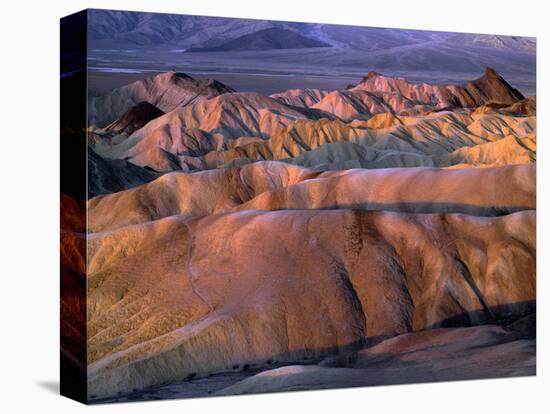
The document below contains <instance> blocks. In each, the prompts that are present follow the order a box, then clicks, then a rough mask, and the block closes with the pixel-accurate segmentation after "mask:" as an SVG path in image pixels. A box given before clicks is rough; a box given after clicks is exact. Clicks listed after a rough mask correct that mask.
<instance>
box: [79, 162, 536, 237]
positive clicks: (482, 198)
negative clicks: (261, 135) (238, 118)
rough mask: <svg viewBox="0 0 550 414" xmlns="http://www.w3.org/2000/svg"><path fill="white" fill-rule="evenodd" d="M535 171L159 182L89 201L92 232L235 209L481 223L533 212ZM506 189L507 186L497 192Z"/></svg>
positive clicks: (294, 173)
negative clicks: (442, 217) (406, 215)
mask: <svg viewBox="0 0 550 414" xmlns="http://www.w3.org/2000/svg"><path fill="white" fill-rule="evenodd" d="M535 177H536V168H535V165H517V166H507V167H499V168H485V169H455V170H446V169H432V168H414V169H407V168H403V169H399V168H396V169H379V170H361V169H358V170H348V171H335V172H326V173H318V172H314V171H311V170H308V169H305V168H302V167H297V166H291V165H289V164H286V163H280V162H258V163H254V164H247V165H245V166H243V167H237V168H226V169H218V170H212V171H202V172H198V173H190V174H186V173H170V174H166V175H164V176H162V177H160V178H158V179H156V180H155V181H153V182H151V183H149V184H146V185H142V186H139V187H136V188H132V189H130V190H127V191H121V192H118V193H114V194H108V195H104V196H99V197H95V198H93V199H91V200H90V201H89V202H88V223H89V231H92V232H97V231H103V230H107V229H115V228H119V227H123V226H126V225H130V224H136V223H143V222H147V221H151V220H158V219H160V218H163V217H168V216H172V215H176V214H188V215H192V216H204V215H208V214H213V213H220V212H227V211H232V210H235V209H240V210H245V209H260V210H278V209H285V208H290V209H308V208H315V209H321V208H322V209H327V208H340V209H346V208H359V209H367V210H390V211H401V212H416V213H437V212H461V213H468V214H474V215H482V216H493V215H501V214H507V213H511V212H514V211H518V210H522V209H534V208H535V207H536V198H535ZM497 182H505V183H506V186H499V185H495V183H497Z"/></svg>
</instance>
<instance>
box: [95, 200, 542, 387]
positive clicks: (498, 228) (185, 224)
mask: <svg viewBox="0 0 550 414" xmlns="http://www.w3.org/2000/svg"><path fill="white" fill-rule="evenodd" d="M534 226H535V212H534V211H524V212H519V213H514V214H511V215H507V216H504V217H500V218H487V217H472V216H464V215H458V214H446V215H441V214H433V215H408V214H401V213H389V212H366V211H350V210H317V211H315V210H308V211H290V210H287V211H276V212H257V211H256V212H255V211H244V212H238V213H230V214H221V215H213V216H209V217H206V218H203V219H200V220H197V219H186V218H185V217H184V216H176V217H170V218H166V219H162V220H158V221H155V222H150V223H146V224H142V225H138V226H130V227H125V228H122V229H118V230H115V231H112V232H105V233H98V234H97V235H92V236H90V238H89V240H88V246H89V251H88V254H89V259H90V262H89V265H88V270H89V278H88V287H89V303H88V324H89V325H88V326H89V339H88V351H89V358H90V361H91V365H90V367H89V385H90V389H89V393H90V395H97V396H107V395H112V394H114V393H116V392H117V391H126V392H127V391H131V390H132V389H134V388H137V389H140V388H143V387H146V386H149V385H153V384H159V383H162V382H165V381H172V380H181V379H184V378H185V377H187V376H192V375H198V376H202V375H206V374H208V373H212V372H219V371H222V370H225V369H233V368H238V367H242V366H243V365H245V364H255V363H256V364H257V363H260V364H265V363H266V361H268V360H273V359H276V360H278V361H299V360H301V359H310V358H319V357H322V356H326V355H329V354H332V353H334V352H337V351H343V350H346V349H349V348H350V347H353V346H355V345H360V344H361V343H363V341H364V340H365V339H366V338H375V337H380V336H387V335H390V336H392V335H397V334H402V333H407V332H410V331H411V330H419V329H425V328H430V327H438V326H464V325H468V324H471V323H481V322H484V321H488V320H493V319H495V318H496V319H499V318H508V319H514V318H517V317H520V316H522V315H524V314H525V313H528V312H532V311H533V301H534V300H535V231H534ZM266 235H269V237H266ZM297 263H299V266H298V265H297ZM145 371H146V372H148V375H145V376H144V375H141V374H140V373H142V372H145Z"/></svg>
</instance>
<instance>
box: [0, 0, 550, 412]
mask: <svg viewBox="0 0 550 414" xmlns="http://www.w3.org/2000/svg"><path fill="white" fill-rule="evenodd" d="M545 4H547V2H546V1H544V0H538V1H529V0H523V1H518V0H514V1H503V0H500V1H482V0H474V1H470V0H456V1H444V0H439V1H421V0H410V1H407V0H399V1H398V0H388V1H368V0H362V1H352V0H273V1H269V0H256V1H245V0H225V1H224V0H216V1H213V0H195V1H187V0H179V1H176V0H173V1H170V0H154V1H153V0H109V1H93V0H90V1H80V0H52V1H36V2H34V3H33V2H31V1H26V0H4V1H3V2H2V6H3V7H2V11H1V13H0V30H1V36H0V42H1V49H0V71H1V77H0V105H1V108H0V184H1V186H0V190H1V192H0V283H1V285H0V286H1V287H0V295H1V298H0V306H1V309H0V318H1V320H0V322H1V324H0V332H1V334H0V335H1V336H0V358H1V361H0V381H1V388H0V410H1V411H2V412H4V413H14V412H55V413H68V412H71V413H73V412H74V413H79V412H82V411H83V410H85V409H88V410H93V411H94V412H104V413H107V412H109V413H110V412H113V413H129V412H132V413H142V412H151V411H153V412H163V413H164V412H180V413H181V412H182V411H183V410H185V411H187V412H189V411H193V412H199V411H200V412H201V413H205V412H220V411H223V412H231V411H237V410H238V411H240V412H261V413H264V412H265V413H271V412H276V413H294V412H305V413H308V412H327V413H328V412H332V413H334V412H337V413H339V412H345V411H348V410H354V411H361V412H384V413H386V412H394V411H401V410H403V411H407V412H422V413H432V412H433V413H461V414H464V413H480V412H482V411H485V412H498V413H508V412H510V413H512V412H513V413H539V412H550V411H549V410H550V402H549V400H550V399H549V398H548V394H549V393H550V382H549V377H550V370H549V367H548V361H549V360H550V357H549V356H548V354H549V352H550V350H549V341H548V329H543V325H546V326H548V320H549V319H548V318H547V316H548V315H547V313H548V312H547V310H548V309H549V306H548V305H547V304H546V303H545V302H546V301H548V299H549V295H548V291H549V289H548V283H547V282H546V281H545V280H544V279H546V278H547V276H548V274H547V273H548V266H549V260H548V259H547V257H548V254H549V253H548V251H549V250H548V235H547V234H548V219H547V218H546V219H545V217H544V214H543V211H544V207H546V206H547V205H548V193H549V191H545V189H544V188H543V186H542V185H541V184H542V183H544V184H546V185H545V187H546V190H548V185H547V184H548V177H547V175H548V174H547V171H548V167H545V166H544V163H545V162H546V158H547V157H546V153H547V148H546V147H547V144H546V142H545V141H546V140H547V139H548V131H550V127H548V117H549V116H550V115H549V114H548V113H547V110H545V109H546V108H549V107H550V106H549V105H548V104H547V99H548V96H549V90H548V85H550V72H549V69H548V68H549V65H548V56H549V55H550V52H549V50H548V48H549V45H550V33H549V26H550V22H549V20H548V16H549V15H550V13H549V12H550V10H544V9H545ZM86 7H96V8H114V9H127V10H136V11H138V10H141V11H162V12H167V13H184V14H202V15H217V16H227V17H251V18H267V19H274V20H293V21H304V22H326V23H341V24H356V25H367V26H379V27H393V28H412V29H431V30H446V31H464V32H477V33H498V34H511V35H512V34H513V35H527V36H537V37H538V59H537V61H538V62H537V63H538V70H537V72H538V79H537V88H538V91H537V104H538V110H539V112H538V114H539V116H538V150H539V151H538V167H537V168H538V173H539V180H538V184H539V187H538V201H539V206H538V216H539V221H538V232H537V233H538V234H537V236H538V242H539V247H538V266H539V267H538V294H539V297H538V301H537V306H538V327H539V328H538V376H537V377H536V378H520V379H505V380H490V381H469V382H458V383H441V384H429V385H408V386H391V387H375V388H359V389H349V390H333V391H310V392H301V393H291V394H271V395H259V396H246V397H225V398H210V399H195V400H176V401H164V402H147V403H132V404H116V405H109V406H95V407H92V408H85V407H84V406H83V405H80V404H78V403H76V402H74V401H70V400H68V399H66V398H63V397H60V396H58V395H57V391H56V389H57V385H56V382H57V381H58V378H59V377H58V364H59V357H58V354H59V351H58V346H59V344H58V338H59V328H58V315H59V313H58V312H59V311H58V309H59V306H58V295H59V279H58V269H59V266H58V261H59V252H58V225H59V219H58V214H59V213H58V199H59V198H58V191H59V144H58V140H59V137H58V127H59V122H58V106H59V92H58V90H59V80H58V79H59V63H58V61H59V58H58V56H59V46H58V44H59V21H58V19H59V18H60V17H62V16H64V15H67V14H70V13H73V12H75V11H78V10H81V9H83V8H86ZM545 117H547V118H545ZM503 184H505V183H503ZM545 212H546V211H545ZM545 256H546V257H545ZM32 410H34V411H32Z"/></svg>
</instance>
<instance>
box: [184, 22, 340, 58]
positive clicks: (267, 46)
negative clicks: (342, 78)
mask: <svg viewBox="0 0 550 414" xmlns="http://www.w3.org/2000/svg"><path fill="white" fill-rule="evenodd" d="M310 47H331V45H330V44H328V43H324V42H320V41H318V40H314V39H310V38H307V37H305V36H302V35H300V34H298V33H296V32H292V31H290V30H286V29H281V28H278V27H271V28H269V29H263V30H259V31H257V32H254V33H249V34H246V35H244V36H240V37H238V38H236V39H233V40H230V41H228V42H226V43H223V44H221V45H219V46H213V47H192V48H190V49H188V50H187V52H228V51H232V50H273V49H301V48H310Z"/></svg>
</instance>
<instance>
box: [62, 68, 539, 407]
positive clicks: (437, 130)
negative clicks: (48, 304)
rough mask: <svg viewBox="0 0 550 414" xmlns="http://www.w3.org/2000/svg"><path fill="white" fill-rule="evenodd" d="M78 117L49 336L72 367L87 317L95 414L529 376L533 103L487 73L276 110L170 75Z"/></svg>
mask: <svg viewBox="0 0 550 414" xmlns="http://www.w3.org/2000/svg"><path fill="white" fill-rule="evenodd" d="M88 117H89V128H88V131H87V133H88V171H89V176H88V197H87V200H86V201H85V202H83V201H81V200H76V199H74V198H72V197H70V196H68V195H62V199H61V204H62V237H61V241H62V272H63V277H64V278H65V281H66V282H67V285H68V286H70V285H71V283H72V284H74V285H76V284H78V283H86V284H87V292H88V303H87V321H83V320H81V319H79V317H78V316H77V315H78V312H77V310H76V309H75V308H76V307H77V306H79V305H78V304H75V303H73V302H71V301H70V300H69V301H66V302H65V303H64V304H63V306H64V312H65V313H66V314H69V315H74V318H72V319H71V318H67V319H66V320H67V322H66V325H65V326H64V327H63V329H62V333H63V335H64V336H65V344H66V345H65V349H64V352H65V353H66V355H68V356H69V357H70V355H71V352H73V349H72V348H71V347H72V346H75V347H76V345H75V344H78V342H79V341H80V340H82V338H77V337H76V334H75V333H74V332H78V331H79V329H81V327H82V326H84V324H86V323H87V340H86V344H87V361H88V364H87V365H88V370H87V375H88V386H89V391H88V395H89V398H90V400H91V401H92V402H109V401H128V400H139V399H155V398H162V399H164V398H178V397H182V396H188V397H198V396H206V395H229V394H245V393H255V392H273V391H289V390H307V389H320V388H335V387H348V386H365V385H383V384H398V383H414V382H427V381H446V380H459V379H478V378H493V377H509V376H522V375H534V374H535V369H536V364H535V361H536V348H535V342H536V341H535V322H536V319H535V310H536V309H535V308H536V306H535V298H536V272H535V268H536V237H535V236H536V99H535V97H534V96H531V97H525V96H523V95H522V93H521V92H520V91H518V90H517V89H515V88H514V87H512V86H511V85H510V84H509V83H508V82H507V81H506V80H505V79H503V78H502V77H501V76H500V75H499V74H498V73H497V72H496V71H495V70H493V69H491V68H487V69H486V70H485V72H484V73H482V74H480V77H479V78H478V79H475V80H472V81H468V82H464V83H462V84H456V85H436V84H428V83H413V82H409V81H407V80H406V79H403V78H395V77H389V76H384V75H383V74H380V73H376V72H370V73H368V74H367V75H366V76H365V77H364V78H363V79H362V80H361V81H360V82H359V83H357V84H352V85H349V86H348V87H347V88H345V89H340V90H319V89H292V90H288V91H285V92H280V93H276V94H273V95H269V96H268V95H263V94H260V93H255V92H237V91H235V90H234V89H233V88H232V87H231V86H230V85H226V84H224V83H221V82H219V81H217V80H205V79H195V78H192V77H190V76H188V75H186V74H183V73H178V72H173V71H170V72H165V73H160V74H157V75H154V76H152V77H150V78H146V79H143V80H138V81H136V82H134V83H131V84H129V85H126V86H122V87H119V88H116V89H114V90H112V91H110V92H108V93H104V94H101V95H97V96H95V95H94V96H91V97H90V101H89V107H88ZM83 212H84V213H83ZM83 216H87V217H86V219H85V220H82V219H81V218H82V217H83ZM79 217H80V219H78V218H79ZM84 275H86V276H85V277H86V281H85V282H83V281H82V278H83V277H84ZM73 311H74V312H73Z"/></svg>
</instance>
